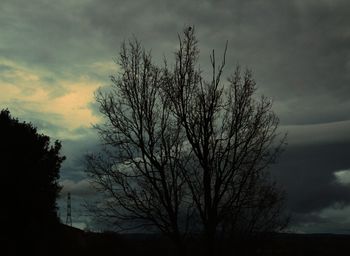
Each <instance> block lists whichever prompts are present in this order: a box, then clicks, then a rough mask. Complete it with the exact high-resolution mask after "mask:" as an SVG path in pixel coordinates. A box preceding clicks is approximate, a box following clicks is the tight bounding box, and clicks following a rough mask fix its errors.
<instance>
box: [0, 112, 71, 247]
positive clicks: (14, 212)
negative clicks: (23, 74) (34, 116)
mask: <svg viewBox="0 0 350 256" xmlns="http://www.w3.org/2000/svg"><path fill="white" fill-rule="evenodd" d="M60 149H61V143H60V142H59V141H55V143H54V145H51V144H50V138H49V137H48V136H46V135H43V134H38V132H37V129H36V128H35V127H34V126H33V125H32V124H31V123H26V122H20V121H19V120H18V119H16V118H13V117H11V115H10V112H9V110H2V111H1V112H0V201H1V211H0V223H1V224H0V226H1V239H2V242H4V241H5V242H6V241H7V245H8V248H10V249H11V250H14V249H17V250H20V249H23V250H25V251H27V252H28V250H29V249H30V248H31V249H33V250H34V249H35V247H36V245H37V243H38V241H40V237H41V238H42V239H45V241H47V239H48V236H49V235H50V234H52V233H54V232H55V230H56V228H57V227H58V224H59V219H58V216H57V206H56V198H57V197H58V193H59V191H60V189H61V187H60V186H59V184H58V178H59V169H60V166H61V163H62V161H63V160H64V159H65V157H64V156H61V155H60ZM39 246H40V247H42V245H39Z"/></svg>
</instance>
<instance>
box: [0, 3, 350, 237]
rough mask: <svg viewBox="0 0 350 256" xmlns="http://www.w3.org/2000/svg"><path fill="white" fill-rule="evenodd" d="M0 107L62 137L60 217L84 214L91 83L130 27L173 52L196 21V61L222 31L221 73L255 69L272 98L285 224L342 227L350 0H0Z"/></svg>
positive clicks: (307, 228)
mask: <svg viewBox="0 0 350 256" xmlns="http://www.w3.org/2000/svg"><path fill="white" fill-rule="evenodd" d="M0 14H1V15H0V33H1V34H0V108H1V109H2V108H8V109H9V110H10V111H11V114H12V115H13V116H15V117H18V118H19V119H20V120H23V121H30V122H32V123H33V124H34V125H35V126H37V127H38V129H39V131H41V132H43V133H45V134H47V135H49V136H51V137H52V138H53V139H59V140H61V141H62V145H63V154H64V155H66V156H67V160H66V161H65V162H64V164H63V166H62V169H61V178H60V183H61V184H62V185H63V190H62V198H61V199H60V202H59V204H60V206H61V210H60V214H61V218H62V219H63V220H64V218H65V210H64V209H65V206H64V204H65V193H67V191H70V192H71V194H72V201H73V202H72V219H73V222H74V225H75V226H77V227H81V228H84V227H86V226H89V225H92V224H91V223H89V221H90V219H89V218H88V217H86V216H85V215H84V214H85V213H84V210H83V208H82V207H81V203H82V202H83V200H84V198H85V199H88V198H89V197H92V196H94V191H93V190H92V189H91V186H90V184H89V182H88V180H87V179H86V175H85V174H84V155H85V154H86V153H89V152H94V151H95V150H96V148H97V147H98V145H99V143H100V142H99V139H98V136H97V134H96V131H95V130H94V129H93V128H92V125H93V124H96V123H98V122H101V115H100V114H99V113H98V106H97V104H96V103H95V101H94V92H95V91H96V89H97V88H99V87H104V86H109V85H110V84H111V82H110V78H109V76H110V75H114V74H116V73H117V72H118V66H117V65H116V64H115V62H114V59H115V57H117V54H118V52H119V47H120V44H121V43H122V41H123V40H127V39H128V38H131V37H133V36H136V37H137V38H138V39H139V40H141V42H142V44H143V45H144V46H145V48H146V49H150V50H151V51H152V54H153V56H154V59H155V60H156V61H157V60H160V59H161V58H162V57H163V56H165V57H167V58H169V59H171V58H172V57H173V53H174V51H175V50H176V47H177V42H178V41H177V34H178V33H181V31H182V30H183V28H184V27H185V26H188V25H191V26H194V27H195V29H196V32H197V38H198V40H199V47H200V50H201V59H200V60H201V67H202V69H204V70H205V68H206V67H208V64H209V54H210V52H211V50H212V49H215V50H216V52H217V54H218V55H219V54H221V53H222V52H223V48H224V46H225V42H226V41H228V52H227V56H226V63H227V65H226V68H225V73H224V76H226V77H228V76H229V74H230V73H231V71H233V69H234V67H235V66H236V65H237V64H239V65H241V66H242V67H248V68H249V69H251V70H252V71H253V74H254V79H255V80H256V82H257V86H258V88H259V89H258V91H257V93H258V94H264V95H265V96H267V97H269V98H272V99H273V102H274V107H273V109H274V111H275V113H276V114H277V115H278V117H279V118H280V122H281V123H280V125H281V126H280V127H281V131H286V132H288V146H287V147H286V150H285V152H284V153H283V154H282V156H281V157H280V159H279V161H278V163H277V164H276V165H274V166H273V168H272V172H273V174H274V175H275V177H276V179H277V180H278V182H279V183H280V184H281V186H283V187H284V188H285V189H286V191H287V196H288V201H287V209H288V211H289V212H290V213H291V216H292V221H291V225H290V230H292V231H294V232H303V233H315V232H322V233H331V232H332V233H350V100H349V97H350V30H349V28H348V27H349V25H350V1H347V0H280V1H277V0H275V1H273V0H264V1H262V0H215V1H214V0H201V1H199V0H198V1H197V0H191V1H190V0H187V1H185V0H177V1H172V0H153V1H151V0H137V1H133V0H128V1H118V0H74V1H72V0H60V1H53V0H1V2H0Z"/></svg>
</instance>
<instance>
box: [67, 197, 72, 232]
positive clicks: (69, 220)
mask: <svg viewBox="0 0 350 256" xmlns="http://www.w3.org/2000/svg"><path fill="white" fill-rule="evenodd" d="M66 225H69V226H72V205H71V200H70V193H69V192H68V194H67V217H66Z"/></svg>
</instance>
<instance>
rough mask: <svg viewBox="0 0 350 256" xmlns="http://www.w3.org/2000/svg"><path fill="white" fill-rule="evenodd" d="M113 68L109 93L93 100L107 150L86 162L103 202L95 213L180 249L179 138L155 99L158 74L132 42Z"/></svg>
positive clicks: (177, 125) (159, 80)
mask: <svg viewBox="0 0 350 256" xmlns="http://www.w3.org/2000/svg"><path fill="white" fill-rule="evenodd" d="M117 64H119V66H120V68H121V73H120V74H119V75H118V76H112V82H113V86H112V88H111V90H110V91H109V92H107V93H104V92H102V91H99V92H98V93H97V95H96V99H97V101H98V103H99V104H100V111H101V113H102V114H103V115H104V116H105V117H106V119H107V120H106V123H105V124H104V125H101V126H96V128H97V129H98V131H99V133H100V135H101V137H102V140H103V141H104V143H105V145H106V146H107V147H106V148H105V151H104V153H103V154H99V155H89V156H88V157H87V162H88V168H87V171H88V174H89V175H90V177H91V178H92V179H93V181H94V182H95V184H97V187H98V188H100V189H101V190H102V191H104V192H105V193H106V196H107V200H106V201H105V203H103V204H101V205H99V206H100V207H99V208H98V209H97V210H99V211H98V213H99V214H100V217H103V216H104V217H108V218H110V219H113V220H114V221H115V224H118V226H119V227H120V228H122V229H126V228H140V227H146V226H147V227H148V226H153V227H156V228H157V229H159V230H160V231H162V232H163V233H164V234H166V235H168V236H169V237H171V238H172V239H174V240H175V241H176V243H181V240H182V238H181V236H182V234H183V233H184V230H181V228H180V225H179V219H180V217H181V216H180V214H181V213H180V212H179V210H180V208H181V209H184V208H186V207H187V206H186V205H185V202H184V196H185V189H184V183H185V181H184V179H183V177H182V175H181V174H182V172H181V171H180V168H179V165H178V162H177V159H179V158H180V157H181V154H182V151H183V147H182V143H183V142H184V138H183V137H182V134H181V126H180V123H179V122H178V120H177V119H175V118H174V117H173V116H171V115H170V113H171V112H170V111H169V107H168V105H167V103H166V102H164V99H163V98H162V97H161V95H160V93H161V92H160V85H161V84H162V83H163V79H164V75H163V71H162V70H161V69H159V68H157V67H156V66H155V65H154V64H152V60H151V55H150V54H149V53H146V52H145V51H144V50H143V49H142V48H141V46H140V43H139V42H138V41H137V40H132V41H130V42H129V44H128V45H126V44H125V43H124V44H123V45H122V47H121V52H120V56H119V59H118V61H117ZM95 210H96V209H95ZM184 219H186V218H184Z"/></svg>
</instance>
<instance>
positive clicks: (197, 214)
mask: <svg viewBox="0 0 350 256" xmlns="http://www.w3.org/2000/svg"><path fill="white" fill-rule="evenodd" d="M225 56H226V48H225V51H224V57H223V60H222V62H221V63H219V64H217V62H216V59H215V53H214V51H213V53H212V55H211V58H210V59H211V70H210V76H211V77H210V78H209V79H208V80H206V79H205V78H204V75H203V72H202V70H200V69H199V68H198V63H197V62H198V58H199V49H198V46H197V39H196V37H195V29H194V28H193V27H190V28H187V29H185V30H184V33H183V36H182V37H181V36H179V48H178V51H177V52H176V53H175V65H174V67H173V68H169V67H168V65H167V62H166V61H165V64H164V66H163V67H159V66H157V65H155V64H154V63H153V62H152V58H151V54H150V53H148V52H146V51H145V50H144V49H143V48H142V47H141V45H140V42H138V41H137V40H131V41H129V43H124V44H123V45H122V47H121V51H120V55H119V59H118V64H119V66H120V73H119V74H118V75H117V76H112V82H113V85H112V87H111V89H110V91H108V92H103V91H101V90H100V91H99V92H98V93H97V94H96V99H97V102H98V103H99V104H100V111H101V113H102V114H103V116H104V117H105V118H106V119H105V120H106V122H105V124H104V125H100V126H96V128H97V129H98V131H99V133H100V135H101V138H102V141H103V143H104V144H105V145H106V149H105V151H104V153H103V154H97V155H96V154H95V155H89V156H88V157H87V173H88V174H89V175H90V177H91V178H92V180H93V181H94V182H95V184H96V187H97V188H98V189H100V191H102V192H103V193H104V194H105V196H106V198H108V200H107V201H106V203H105V204H103V203H100V204H98V205H99V208H93V209H92V210H94V212H95V213H96V214H97V215H98V216H100V217H107V219H109V220H111V221H113V223H114V224H117V225H119V227H121V228H135V227H136V228H139V227H140V226H141V227H144V228H145V227H147V228H148V227H149V226H150V227H155V228H156V229H158V230H160V231H161V232H163V233H164V234H165V235H167V236H168V237H170V238H171V239H173V240H174V241H175V243H176V244H178V245H179V247H181V246H183V241H184V239H185V237H188V236H189V235H193V234H198V233H200V234H201V237H202V239H203V241H204V245H205V246H204V247H205V251H204V252H205V253H207V254H208V255H211V254H214V251H215V246H216V240H217V239H218V238H219V237H220V239H226V240H227V239H235V237H237V235H238V236H240V235H242V234H248V235H250V234H256V233H258V232H267V231H276V230H279V229H281V228H283V227H284V226H285V223H286V219H285V218H284V216H283V213H282V209H283V202H284V193H283V191H282V190H280V189H279V188H278V186H277V185H276V184H275V183H273V182H272V181H271V179H270V178H269V177H268V173H267V168H268V167H269V166H270V165H271V164H272V163H274V161H275V160H276V158H277V156H278V155H279V153H280V151H281V149H282V148H283V145H284V142H285V137H284V136H282V137H281V138H280V139H279V137H278V134H277V127H278V124H279V121H278V118H277V116H276V115H275V114H274V112H273V111H272V109H271V108H272V102H271V101H270V100H268V99H267V98H265V97H261V99H260V100H258V99H256V98H255V96H254V93H255V90H256V85H255V81H254V80H253V78H252V74H251V72H250V71H246V72H245V73H243V74H242V72H241V71H240V69H239V68H238V67H237V69H236V70H235V71H234V72H233V74H232V75H231V77H230V78H229V79H228V81H227V83H226V84H225V83H224V82H222V81H221V76H222V73H223V69H224V66H225ZM125 225H128V226H127V227H125Z"/></svg>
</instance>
